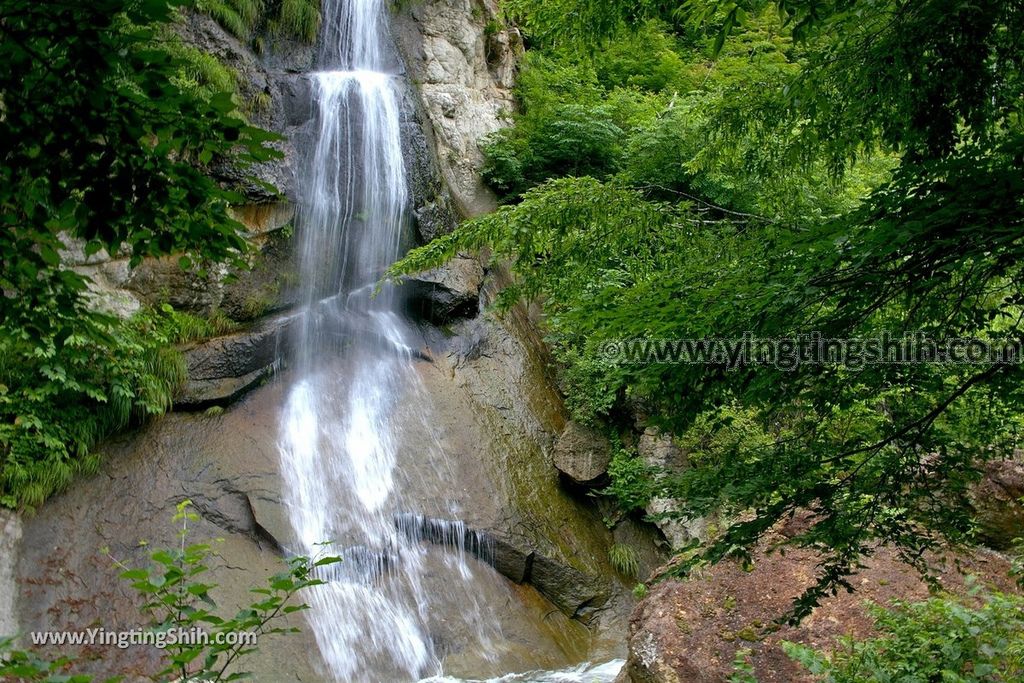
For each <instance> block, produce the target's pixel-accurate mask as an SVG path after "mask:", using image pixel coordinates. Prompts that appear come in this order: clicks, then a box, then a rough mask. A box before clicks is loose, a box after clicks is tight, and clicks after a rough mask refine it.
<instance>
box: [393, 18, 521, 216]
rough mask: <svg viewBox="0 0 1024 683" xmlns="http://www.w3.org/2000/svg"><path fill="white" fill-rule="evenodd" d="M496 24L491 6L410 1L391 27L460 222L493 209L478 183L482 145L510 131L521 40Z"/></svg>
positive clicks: (492, 201) (488, 195)
mask: <svg viewBox="0 0 1024 683" xmlns="http://www.w3.org/2000/svg"><path fill="white" fill-rule="evenodd" d="M499 22H500V20H499V17H498V7H497V3H496V2H495V1H494V0H452V1H446V2H415V3H408V4H407V5H405V6H403V7H402V8H401V9H400V10H399V11H398V13H397V15H396V16H395V18H394V21H393V27H394V33H395V39H396V42H397V44H398V48H399V51H400V52H401V53H402V55H403V57H404V60H405V64H406V67H407V68H408V71H409V75H410V77H411V79H412V81H413V83H414V85H415V86H416V90H417V92H418V93H419V97H420V99H421V101H422V104H423V109H424V110H425V112H426V116H427V118H428V119H429V121H430V124H431V128H432V131H433V144H434V145H435V148H436V153H437V159H438V162H439V165H440V169H441V173H442V176H443V178H444V180H445V183H446V184H447V186H448V188H449V189H450V190H451V194H452V197H453V199H454V201H455V205H456V207H457V209H458V210H459V212H460V213H461V214H462V215H463V216H477V215H480V214H482V213H486V212H488V211H491V210H493V209H494V208H495V206H496V203H495V199H494V195H493V194H492V193H491V192H490V191H489V190H488V189H487V188H486V187H485V186H484V184H483V182H482V181H481V179H480V169H481V168H482V166H483V155H482V154H481V152H480V141H481V139H482V138H484V137H486V136H487V135H488V134H490V133H493V132H494V131H496V130H498V129H500V128H502V127H503V126H504V125H506V124H505V123H504V122H503V115H504V114H505V113H506V112H510V111H512V110H513V109H514V107H515V99H514V97H513V95H512V90H511V89H512V86H513V85H514V80H515V73H516V68H517V64H518V60H519V57H520V56H521V55H522V51H523V44H522V38H521V37H520V35H519V32H518V30H516V29H515V28H509V27H502V26H501V25H500V23H499ZM488 27H490V28H488Z"/></svg>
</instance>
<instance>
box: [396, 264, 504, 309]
mask: <svg viewBox="0 0 1024 683" xmlns="http://www.w3.org/2000/svg"><path fill="white" fill-rule="evenodd" d="M483 280H484V270H483V268H482V267H481V266H480V262H479V261H477V260H476V259H473V258H469V257H464V256H460V257H457V258H455V259H452V260H451V261H449V262H448V263H447V264H445V265H444V266H441V267H440V268H436V269H434V270H430V271H427V272H425V273H418V274H416V275H413V276H411V277H408V278H406V279H405V280H404V281H403V285H402V291H403V293H404V294H405V295H406V296H408V299H407V301H408V302H409V306H410V307H411V309H412V313H413V314H414V315H417V316H419V317H420V318H422V319H424V320H428V321H430V322H432V323H434V324H436V325H444V324H447V323H450V322H452V321H454V320H458V319H460V318H472V317H474V316H475V315H476V314H477V312H479V309H480V304H479V299H480V285H481V284H482V283H483Z"/></svg>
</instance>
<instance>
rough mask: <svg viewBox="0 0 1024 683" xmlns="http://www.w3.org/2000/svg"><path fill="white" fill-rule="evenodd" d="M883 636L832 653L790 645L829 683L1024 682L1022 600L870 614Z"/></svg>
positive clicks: (940, 602) (997, 598)
mask: <svg viewBox="0 0 1024 683" xmlns="http://www.w3.org/2000/svg"><path fill="white" fill-rule="evenodd" d="M870 611H871V615H872V617H873V619H874V623H875V630H876V631H877V632H878V634H879V635H878V636H876V637H873V638H869V639H867V640H861V641H858V640H855V639H853V638H843V639H842V640H841V643H840V646H839V647H838V648H837V649H836V650H835V651H834V652H831V653H824V652H818V651H815V650H813V649H811V648H808V647H806V646H803V645H798V644H795V643H784V644H783V647H784V649H785V650H786V653H787V654H788V655H789V656H790V657H792V658H793V659H794V660H796V661H798V662H800V663H801V664H802V665H803V666H804V667H806V668H807V670H808V671H810V672H811V673H812V674H814V675H815V678H816V679H817V680H820V681H823V682H827V683H888V682H889V681H944V682H948V683H1009V682H1010V681H1019V680H1021V679H1024V599H1022V598H1021V597H1019V596H1015V595H1004V594H1001V593H994V594H992V595H988V596H985V600H984V601H983V603H982V605H981V606H980V607H975V606H972V605H971V604H970V603H967V602H964V601H963V600H961V599H959V598H956V597H935V598H931V599H930V600H927V601H925V602H918V603H906V602H896V603H894V605H893V606H892V607H890V608H883V607H879V606H877V605H872V606H871V607H870Z"/></svg>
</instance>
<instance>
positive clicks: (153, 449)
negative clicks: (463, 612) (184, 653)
mask: <svg viewBox="0 0 1024 683" xmlns="http://www.w3.org/2000/svg"><path fill="white" fill-rule="evenodd" d="M275 429H276V423H275V421H274V416H273V414H270V413H268V412H267V411H266V404H265V403H262V402H260V401H253V402H242V403H240V404H238V405H237V406H236V407H235V408H234V410H232V411H230V412H225V413H224V415H223V416H221V417H207V416H203V415H194V414H171V415H167V416H165V417H163V418H162V419H161V420H159V421H157V422H154V423H151V424H150V425H148V426H147V427H145V428H144V429H142V430H141V431H139V432H137V433H133V434H126V435H124V436H122V437H119V438H118V439H115V440H113V441H111V442H108V443H106V444H103V445H102V447H101V451H102V452H103V454H104V456H105V457H104V461H103V463H104V464H103V467H102V470H101V471H100V472H99V473H98V474H97V475H96V476H94V477H90V478H86V479H81V480H79V481H76V482H75V483H74V485H73V486H72V487H71V488H70V489H69V490H67V491H66V492H65V493H63V494H60V495H59V496H57V497H55V498H53V499H51V500H49V501H47V503H46V504H45V505H44V506H42V508H40V509H39V510H38V511H37V512H36V513H35V514H34V515H31V516H28V517H26V518H25V519H24V520H23V523H22V524H23V538H22V541H21V543H20V546H19V552H18V556H17V588H18V616H19V626H20V628H21V630H22V632H23V633H24V632H29V631H32V630H63V629H69V630H76V629H83V628H88V627H91V626H98V625H102V626H103V627H104V628H106V629H108V630H124V629H132V628H141V627H144V626H146V625H147V624H146V618H145V617H144V616H142V615H141V614H140V612H139V607H138V606H139V604H140V602H141V601H140V599H139V597H138V596H137V595H136V594H135V592H134V591H132V590H131V588H130V587H129V586H128V585H127V583H126V582H124V581H123V580H121V579H119V578H118V574H119V573H120V571H121V570H120V569H119V568H118V567H116V566H115V565H114V564H113V562H112V561H111V559H110V558H109V557H106V556H105V555H104V553H103V552H102V551H101V549H102V548H104V547H107V548H109V549H110V554H111V555H112V556H113V557H114V558H117V559H118V560H120V561H122V562H124V563H125V564H128V565H129V566H133V567H134V566H145V565H146V564H148V562H147V558H146V554H147V552H149V551H150V550H152V549H155V548H161V547H169V546H174V545H176V544H177V543H178V542H179V541H178V539H177V537H176V531H177V529H176V528H175V525H174V524H172V523H171V515H172V514H173V512H174V506H175V505H176V504H177V503H178V502H179V501H181V500H183V499H186V498H188V499H191V500H192V501H193V503H194V505H195V511H196V512H198V513H199V515H200V519H199V520H198V521H197V522H195V523H194V524H190V533H189V541H190V542H196V543H199V542H211V543H212V545H213V549H214V551H215V553H216V555H217V556H216V557H213V558H211V563H210V565H211V572H210V573H209V574H208V575H204V576H205V577H206V578H205V579H204V580H205V581H207V582H208V583H213V584H217V588H216V589H214V591H213V596H214V599H215V600H216V601H217V603H218V605H219V609H220V610H221V611H222V612H224V613H227V614H234V613H235V611H236V610H237V609H238V608H240V607H242V606H244V605H248V604H250V603H251V602H252V597H253V594H251V593H249V588H251V587H256V586H258V584H260V583H262V582H263V580H264V577H266V576H269V575H271V574H273V573H276V572H278V571H281V570H282V568H283V563H282V558H281V555H280V554H279V548H280V546H281V545H283V544H284V543H285V542H286V539H287V538H288V536H287V534H288V533H290V531H289V527H288V522H287V518H286V517H285V515H284V511H283V509H282V508H281V503H280V492H281V486H282V484H281V481H280V477H279V474H278V454H277V448H276V442H275V440H274V439H273V438H271V435H272V434H273V432H274V430H275ZM261 433H263V434H266V435H267V437H268V438H259V435H260V434H261ZM216 539H222V540H220V541H217V540H216ZM140 541H146V543H147V544H148V545H146V546H141V545H140ZM286 621H287V624H288V625H291V626H295V627H299V628H302V629H303V630H304V632H303V633H301V634H298V635H294V636H287V637H274V636H268V637H266V638H261V640H260V651H259V653H257V654H256V655H254V656H253V658H252V659H250V660H249V661H248V662H247V664H246V667H247V668H250V669H251V670H255V671H257V672H258V674H259V675H258V676H257V679H258V680H269V681H287V680H307V681H310V680H321V678H320V675H319V672H318V670H317V667H318V665H319V662H318V661H317V658H316V657H317V655H316V652H317V650H316V645H315V643H314V641H313V636H312V634H310V633H308V632H305V625H304V623H303V619H302V617H301V616H300V615H293V616H289V617H288V618H287V620H286ZM293 648H294V649H297V650H299V651H301V652H303V653H304V655H303V656H302V657H295V656H294V655H293V654H291V653H292V652H293V651H294V650H293ZM57 650H58V648H53V649H51V650H50V651H45V650H44V652H43V654H44V655H47V656H53V655H58V654H59V655H74V654H80V655H82V659H81V664H82V667H81V668H84V669H85V670H86V671H91V672H96V673H101V674H106V675H110V674H111V673H113V672H115V671H116V672H118V673H123V674H125V675H126V679H127V680H139V678H138V677H139V676H143V675H146V674H150V673H153V672H154V671H155V670H156V669H157V668H158V659H159V654H160V653H159V652H157V651H156V650H155V649H154V648H149V647H141V646H140V647H132V648H128V649H126V650H121V649H117V648H99V649H96V648H93V649H92V650H90V649H89V648H85V649H84V650H83V652H81V653H76V652H72V651H68V650H66V649H65V650H64V651H57Z"/></svg>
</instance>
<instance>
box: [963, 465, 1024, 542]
mask: <svg viewBox="0 0 1024 683" xmlns="http://www.w3.org/2000/svg"><path fill="white" fill-rule="evenodd" d="M971 500H972V501H973V503H974V509H975V513H976V515H977V519H978V525H979V527H980V531H981V535H982V539H983V540H984V541H985V543H987V544H988V545H990V546H992V547H993V548H999V549H1001V550H1005V549H1008V548H1011V547H1013V545H1014V543H1015V540H1016V539H1019V538H1021V537H1024V453H1022V452H1021V451H1018V452H1016V453H1014V455H1013V457H1012V458H1009V459H1006V460H995V461H992V462H989V463H986V464H985V468H984V472H983V475H982V479H981V481H980V482H978V484H977V486H975V488H974V490H973V491H972V492H971Z"/></svg>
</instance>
